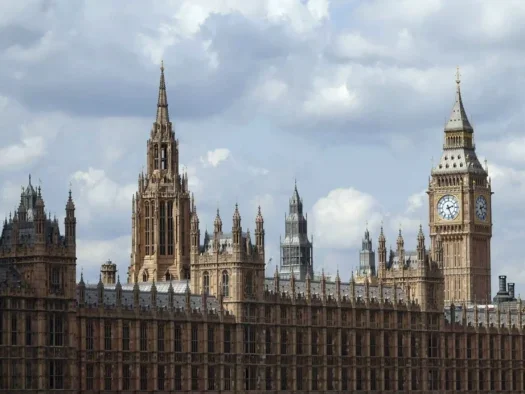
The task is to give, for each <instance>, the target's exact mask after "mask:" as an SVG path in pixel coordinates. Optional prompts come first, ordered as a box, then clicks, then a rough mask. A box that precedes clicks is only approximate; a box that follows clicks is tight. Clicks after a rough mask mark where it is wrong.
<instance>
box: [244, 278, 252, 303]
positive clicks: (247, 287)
mask: <svg viewBox="0 0 525 394" xmlns="http://www.w3.org/2000/svg"><path fill="white" fill-rule="evenodd" d="M245 278H246V279H245V283H244V286H245V287H244V293H245V295H246V296H247V297H251V296H252V295H253V276H252V273H251V272H247V273H246V277H245Z"/></svg>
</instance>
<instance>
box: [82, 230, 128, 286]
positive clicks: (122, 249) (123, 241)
mask: <svg viewBox="0 0 525 394" xmlns="http://www.w3.org/2000/svg"><path fill="white" fill-rule="evenodd" d="M130 252H131V237H130V236H129V235H124V236H121V237H117V238H114V239H107V240H99V239H78V240H77V259H78V260H77V267H78V268H77V276H80V272H81V269H86V270H88V271H91V272H93V271H94V270H98V269H99V268H100V266H101V265H102V264H103V263H105V262H106V261H107V260H108V259H109V260H111V261H112V262H114V263H115V264H117V266H118V269H119V274H120V280H121V281H122V282H125V281H126V278H127V267H128V265H129V255H130ZM90 277H91V278H94V275H91V276H90ZM97 279H98V276H97Z"/></svg>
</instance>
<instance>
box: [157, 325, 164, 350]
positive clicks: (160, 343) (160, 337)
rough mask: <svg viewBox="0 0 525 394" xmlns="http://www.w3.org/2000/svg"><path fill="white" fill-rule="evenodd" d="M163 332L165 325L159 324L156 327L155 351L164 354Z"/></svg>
mask: <svg viewBox="0 0 525 394" xmlns="http://www.w3.org/2000/svg"><path fill="white" fill-rule="evenodd" d="M164 332H165V325H164V323H163V322H159V323H158V326H157V351H159V352H161V353H162V352H164Z"/></svg>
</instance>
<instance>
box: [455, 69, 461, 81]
mask: <svg viewBox="0 0 525 394" xmlns="http://www.w3.org/2000/svg"><path fill="white" fill-rule="evenodd" d="M460 77H461V75H460V74H459V66H457V67H456V83H457V84H458V85H459V83H460V82H461V79H460Z"/></svg>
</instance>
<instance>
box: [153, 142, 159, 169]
mask: <svg viewBox="0 0 525 394" xmlns="http://www.w3.org/2000/svg"><path fill="white" fill-rule="evenodd" d="M153 155H154V156H153V162H154V169H155V170H158V169H159V146H158V145H157V144H155V149H154V150H153Z"/></svg>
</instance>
